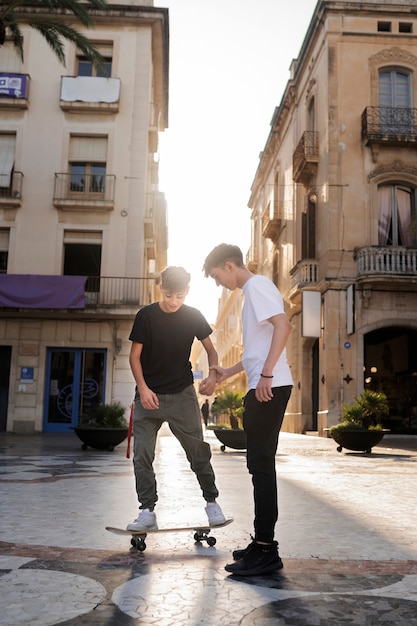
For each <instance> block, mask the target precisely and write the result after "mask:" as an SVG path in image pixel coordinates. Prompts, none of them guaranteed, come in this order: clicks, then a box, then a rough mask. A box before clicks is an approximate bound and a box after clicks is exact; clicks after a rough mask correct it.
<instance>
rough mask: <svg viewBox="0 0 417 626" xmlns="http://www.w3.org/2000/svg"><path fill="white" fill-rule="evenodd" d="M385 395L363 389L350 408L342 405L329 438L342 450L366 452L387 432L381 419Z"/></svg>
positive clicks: (339, 450)
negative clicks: (340, 413)
mask: <svg viewBox="0 0 417 626" xmlns="http://www.w3.org/2000/svg"><path fill="white" fill-rule="evenodd" d="M388 411H389V409H388V400H387V396H386V395H385V394H384V393H382V392H379V391H371V390H370V389H364V390H363V391H362V393H361V395H360V396H359V398H355V402H354V403H353V404H351V405H347V404H343V405H342V415H341V417H340V420H339V421H340V423H339V424H336V425H335V426H331V427H330V428H329V429H328V431H329V434H330V436H331V437H332V438H333V439H334V440H335V441H336V443H338V444H339V446H338V448H337V450H338V452H341V451H342V449H343V448H347V449H348V450H355V451H365V452H368V453H370V452H371V451H372V448H373V446H376V445H377V444H378V443H379V442H380V441H381V440H382V438H383V436H384V434H385V433H386V432H389V430H388V429H384V428H383V425H382V418H383V417H384V415H388Z"/></svg>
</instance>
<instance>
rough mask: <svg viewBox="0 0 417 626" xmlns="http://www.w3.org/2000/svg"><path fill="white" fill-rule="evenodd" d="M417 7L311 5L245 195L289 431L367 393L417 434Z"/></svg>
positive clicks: (399, 2)
mask: <svg viewBox="0 0 417 626" xmlns="http://www.w3.org/2000/svg"><path fill="white" fill-rule="evenodd" d="M416 33H417V14H416V12H415V2H414V1H407V0H386V1H385V0H379V1H378V0H367V1H362V0H361V1H354V0H350V1H349V2H343V3H342V2H333V1H330V0H329V1H327V0H319V1H318V2H317V5H316V7H315V10H314V13H313V16H312V19H311V22H310V25H309V27H308V30H307V33H306V35H305V38H304V41H303V44H302V46H301V49H300V53H299V56H298V58H297V59H295V60H293V62H292V64H291V67H290V78H289V80H288V83H287V85H286V88H285V91H284V94H283V96H282V100H281V102H280V104H279V106H277V108H276V110H275V112H274V114H273V118H272V121H271V129H270V133H269V136H268V138H267V141H266V144H265V147H264V150H263V152H262V153H261V155H260V160H259V165H258V169H257V171H256V174H255V178H254V181H253V185H252V188H251V196H250V200H249V207H250V209H251V211H252V213H251V219H252V240H251V247H250V250H249V253H248V265H249V267H250V269H252V270H253V271H255V272H259V273H262V274H265V275H268V276H270V277H271V278H272V279H273V280H274V282H275V283H276V284H277V285H278V287H279V289H280V290H281V292H282V294H283V297H284V299H285V301H286V303H287V311H288V315H289V317H290V319H291V321H292V324H293V329H294V330H293V333H292V336H291V338H290V341H289V345H288V348H287V352H288V359H289V363H290V365H291V369H292V374H293V377H294V383H295V387H294V392H293V395H292V398H291V401H290V404H289V407H288V414H287V416H286V418H285V422H284V427H283V428H284V430H286V431H290V432H306V431H317V432H318V433H319V434H322V433H323V429H324V428H326V427H328V426H330V425H332V424H335V423H337V421H338V419H339V416H340V409H341V405H342V404H343V403H349V402H351V401H352V400H353V399H354V397H355V396H356V395H358V394H359V393H360V392H361V391H362V389H363V388H370V389H375V390H382V391H384V392H385V393H386V394H387V396H388V399H389V404H390V415H389V418H388V419H387V421H386V423H385V425H386V426H388V427H390V428H392V429H393V430H396V431H403V432H404V431H408V432H412V429H416V428H417V218H416V215H417V213H416V196H417V150H416V148H417V108H415V103H416V102H417V44H416Z"/></svg>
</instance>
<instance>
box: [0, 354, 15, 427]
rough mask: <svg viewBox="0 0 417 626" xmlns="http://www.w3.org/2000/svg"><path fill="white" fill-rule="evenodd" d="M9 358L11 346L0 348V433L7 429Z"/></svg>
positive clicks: (10, 356)
mask: <svg viewBox="0 0 417 626" xmlns="http://www.w3.org/2000/svg"><path fill="white" fill-rule="evenodd" d="M11 358H12V348H11V346H0V432H4V431H5V430H6V428H7V411H8V407H9V384H10V361H11Z"/></svg>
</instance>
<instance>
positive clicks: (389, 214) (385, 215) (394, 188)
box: [378, 185, 416, 246]
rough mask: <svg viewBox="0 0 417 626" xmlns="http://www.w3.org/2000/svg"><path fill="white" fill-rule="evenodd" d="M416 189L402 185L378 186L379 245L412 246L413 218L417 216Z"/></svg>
mask: <svg viewBox="0 0 417 626" xmlns="http://www.w3.org/2000/svg"><path fill="white" fill-rule="evenodd" d="M415 198H416V193H415V189H411V188H410V187H406V186H402V185H380V186H379V187H378V245H380V246H411V245H412V244H413V236H412V234H411V230H410V225H411V220H412V219H415V218H416V204H415Z"/></svg>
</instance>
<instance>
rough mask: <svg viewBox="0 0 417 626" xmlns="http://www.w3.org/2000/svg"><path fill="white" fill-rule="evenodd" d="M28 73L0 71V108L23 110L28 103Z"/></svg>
mask: <svg viewBox="0 0 417 626" xmlns="http://www.w3.org/2000/svg"><path fill="white" fill-rule="evenodd" d="M29 81H30V78H29V75H28V74H11V73H10V72H1V73H0V109H12V110H14V111H15V110H18V109H20V110H23V109H27V108H28V105H29V101H28V97H29Z"/></svg>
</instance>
